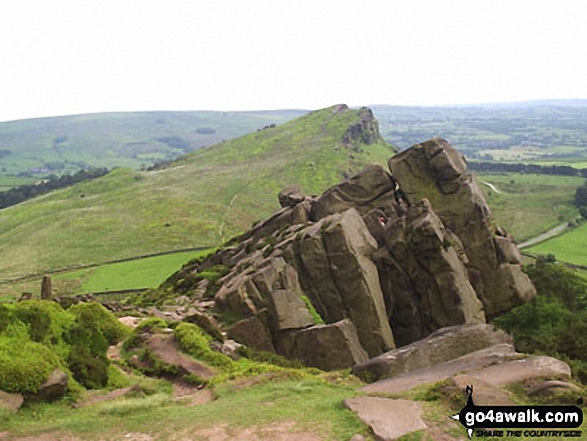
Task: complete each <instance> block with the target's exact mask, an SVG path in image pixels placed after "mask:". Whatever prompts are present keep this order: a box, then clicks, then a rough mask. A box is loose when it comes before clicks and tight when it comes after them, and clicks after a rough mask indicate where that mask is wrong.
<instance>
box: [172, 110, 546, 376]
mask: <svg viewBox="0 0 587 441" xmlns="http://www.w3.org/2000/svg"><path fill="white" fill-rule="evenodd" d="M367 119H369V118H367ZM371 130H372V128H369V127H361V128H357V129H356V133H359V134H360V133H368V132H370V131H371ZM356 133H355V135H356ZM353 136H354V135H353ZM389 168H390V171H391V173H389V172H387V171H386V170H385V169H383V168H382V167H380V166H375V165H374V166H370V167H367V168H366V169H365V170H363V171H362V172H361V173H359V174H358V175H356V176H354V177H353V178H351V179H349V180H347V181H345V182H342V183H341V184H339V185H336V186H334V187H332V188H330V189H328V190H327V191H325V192H324V193H323V194H322V195H321V196H319V197H306V196H304V195H303V194H302V192H301V191H300V189H299V188H297V187H291V188H288V189H286V190H284V191H282V192H281V193H280V194H279V201H280V203H281V205H282V207H283V208H282V209H281V210H280V211H279V212H277V213H276V214H275V215H273V216H271V217H270V218H269V219H267V220H265V221H263V222H260V223H258V224H257V225H255V226H254V227H253V228H252V229H251V230H250V231H248V232H246V233H245V234H243V235H242V236H240V237H239V238H236V239H235V240H234V241H233V243H232V246H229V247H228V248H225V249H223V250H222V251H219V252H217V253H216V254H214V255H212V256H211V257H209V258H207V259H206V260H204V261H203V262H199V263H194V264H191V265H188V266H186V267H184V268H183V269H182V271H181V272H180V273H179V274H178V275H176V276H174V277H175V280H177V279H182V280H184V279H189V278H190V277H191V278H194V277H196V278H197V275H198V274H200V273H204V272H206V271H210V269H211V268H212V267H221V268H223V269H225V270H226V271H228V273H227V275H225V276H224V277H223V278H222V279H220V281H219V282H217V291H216V290H212V291H210V290H208V291H207V293H206V294H204V297H206V296H208V297H212V295H213V300H214V309H213V310H214V311H216V312H217V313H218V314H219V316H220V318H221V321H223V322H224V323H227V322H230V323H231V324H230V325H227V329H226V330H227V332H228V335H229V336H231V337H233V338H235V339H237V340H239V341H241V342H242V343H244V344H246V345H248V346H250V347H252V348H256V349H260V350H267V351H273V352H277V353H278V354H281V355H284V356H286V357H290V358H297V359H300V360H302V361H304V362H305V363H306V364H308V365H311V366H316V367H320V368H322V369H338V368H342V367H349V366H352V365H355V364H359V363H364V362H365V361H367V359H369V358H372V357H376V356H378V355H380V354H382V353H384V352H387V351H389V350H391V349H394V348H396V347H400V346H405V345H408V344H410V343H413V342H415V341H417V340H421V339H423V338H425V337H426V336H428V335H430V334H431V333H432V332H434V331H436V330H437V329H440V328H443V327H447V326H454V325H463V324H482V323H485V321H486V319H487V318H490V317H493V316H495V315H497V314H499V313H501V312H503V311H506V310H507V309H509V308H511V307H513V306H515V305H518V304H521V303H522V302H524V301H525V300H528V299H530V298H531V297H532V296H533V295H535V290H534V287H533V285H532V283H531V282H530V280H529V279H528V277H527V276H526V275H525V274H524V273H523V272H522V271H521V262H520V255H519V252H518V251H517V248H516V246H515V243H514V242H513V238H512V237H511V236H510V235H508V234H507V233H506V232H505V231H504V230H503V229H501V228H496V227H494V226H493V225H492V220H491V213H490V211H489V208H488V207H487V204H486V202H485V200H484V198H483V194H482V193H481V191H480V189H479V187H478V185H477V183H476V181H475V179H474V177H472V176H471V175H470V174H467V173H466V164H465V161H464V159H463V158H462V156H461V155H460V154H459V153H458V152H457V151H456V150H455V149H454V148H452V147H451V146H450V145H449V144H448V143H447V142H446V141H444V140H442V139H433V140H430V141H427V142H425V143H423V144H419V145H416V146H413V147H411V148H410V149H408V150H406V151H404V152H402V153H400V154H398V155H395V156H394V157H392V158H391V159H390V160H389ZM194 292H197V293H198V294H195V295H200V296H201V295H202V292H201V289H200V290H199V291H198V290H197V289H195V290H194ZM187 294H188V295H189V292H188V293H187ZM227 318H228V319H227Z"/></svg>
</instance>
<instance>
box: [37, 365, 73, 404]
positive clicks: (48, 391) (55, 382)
mask: <svg viewBox="0 0 587 441" xmlns="http://www.w3.org/2000/svg"><path fill="white" fill-rule="evenodd" d="M68 383H69V377H68V376H67V374H66V373H65V372H63V371H62V370H61V369H55V370H54V371H53V372H51V374H50V375H49V377H48V378H47V380H46V381H45V382H44V383H43V384H42V385H41V387H39V390H38V391H37V393H36V394H35V395H34V397H32V399H33V400H35V401H36V400H39V401H55V400H57V399H59V398H61V397H63V396H64V395H65V393H66V392H67V384H68Z"/></svg>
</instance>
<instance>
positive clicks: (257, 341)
mask: <svg viewBox="0 0 587 441" xmlns="http://www.w3.org/2000/svg"><path fill="white" fill-rule="evenodd" d="M228 336H229V337H231V338H234V339H235V340H237V341H239V342H241V343H243V344H245V345H247V346H248V347H250V348H253V349H256V350H258V351H266V352H275V348H274V347H273V342H272V341H271V334H270V333H269V331H268V329H267V328H266V326H265V325H264V324H263V322H261V320H260V319H259V318H258V317H250V318H247V319H244V320H241V321H239V322H237V323H235V324H234V325H232V326H231V327H230V328H229V329H228Z"/></svg>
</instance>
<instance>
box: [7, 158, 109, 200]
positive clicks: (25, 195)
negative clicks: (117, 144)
mask: <svg viewBox="0 0 587 441" xmlns="http://www.w3.org/2000/svg"><path fill="white" fill-rule="evenodd" d="M108 172H109V170H108V169H106V168H92V169H89V170H80V171H78V172H77V173H75V174H73V175H61V176H56V175H50V176H48V177H47V178H45V179H43V180H42V181H39V182H37V183H36V184H26V185H20V186H18V187H13V188H11V189H10V190H6V191H3V192H0V209H2V208H6V207H10V206H12V205H16V204H19V203H21V202H23V201H26V200H27V199H31V198H34V197H36V196H40V195H42V194H45V193H49V192H50V191H53V190H57V189H58V188H63V187H68V186H70V185H73V184H77V183H78V182H83V181H89V180H91V179H96V178H99V177H100V176H104V175H106V174H107V173H108Z"/></svg>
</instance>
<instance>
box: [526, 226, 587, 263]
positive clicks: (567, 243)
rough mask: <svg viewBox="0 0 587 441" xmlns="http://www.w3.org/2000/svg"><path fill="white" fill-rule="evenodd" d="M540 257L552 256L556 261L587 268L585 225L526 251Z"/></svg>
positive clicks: (586, 234) (586, 232)
mask: <svg viewBox="0 0 587 441" xmlns="http://www.w3.org/2000/svg"><path fill="white" fill-rule="evenodd" d="M528 251H529V252H531V253H535V254H541V255H547V254H554V255H555V257H556V258H557V260H560V261H562V262H568V263H574V264H575V265H584V266H587V223H584V224H581V225H579V226H578V227H577V228H575V229H573V230H571V231H569V232H568V233H564V234H561V235H560V236H557V237H554V238H552V239H549V240H546V241H544V242H541V243H539V244H538V245H535V246H533V247H531V248H529V249H528Z"/></svg>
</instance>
